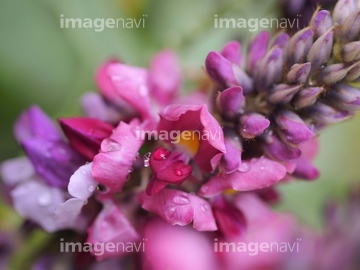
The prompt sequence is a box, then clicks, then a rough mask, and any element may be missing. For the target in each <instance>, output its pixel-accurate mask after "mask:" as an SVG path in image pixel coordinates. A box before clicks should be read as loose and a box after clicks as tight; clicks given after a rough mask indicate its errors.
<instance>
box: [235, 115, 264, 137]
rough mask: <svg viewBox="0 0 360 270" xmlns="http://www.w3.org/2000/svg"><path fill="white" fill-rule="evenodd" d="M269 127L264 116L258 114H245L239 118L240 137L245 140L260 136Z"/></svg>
mask: <svg viewBox="0 0 360 270" xmlns="http://www.w3.org/2000/svg"><path fill="white" fill-rule="evenodd" d="M269 125H270V121H269V120H268V119H266V118H265V116H263V115H261V114H258V113H246V114H243V115H242V116H241V117H240V130H239V132H240V135H241V136H242V137H243V138H245V139H252V138H254V137H256V136H259V135H261V134H262V133H263V132H264V130H265V129H267V128H268V127H269Z"/></svg>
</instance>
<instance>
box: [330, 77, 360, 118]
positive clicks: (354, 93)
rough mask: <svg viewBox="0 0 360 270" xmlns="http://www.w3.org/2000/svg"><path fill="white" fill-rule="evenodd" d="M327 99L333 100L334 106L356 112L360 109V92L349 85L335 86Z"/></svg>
mask: <svg viewBox="0 0 360 270" xmlns="http://www.w3.org/2000/svg"><path fill="white" fill-rule="evenodd" d="M328 92H329V94H328V95H327V97H329V98H330V99H331V102H332V104H334V106H336V107H338V108H340V109H343V110H347V111H355V110H358V109H359V107H360V90H359V89H357V88H355V87H352V86H350V85H348V84H344V83H342V84H336V85H334V86H333V87H332V88H331V89H330V91H328Z"/></svg>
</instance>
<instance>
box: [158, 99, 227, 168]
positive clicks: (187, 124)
mask: <svg viewBox="0 0 360 270" xmlns="http://www.w3.org/2000/svg"><path fill="white" fill-rule="evenodd" d="M157 130H158V131H159V132H161V131H167V132H168V133H170V132H171V131H179V132H182V131H198V132H199V134H200V136H199V148H198V151H197V153H196V154H195V156H194V161H195V163H196V164H197V165H198V166H199V168H200V169H201V170H203V171H208V172H209V171H213V170H214V169H215V167H216V166H217V164H218V163H219V160H220V158H221V156H222V154H223V153H225V151H226V149H225V144H224V134H223V131H222V129H221V127H220V125H219V123H218V122H217V121H216V119H215V118H214V117H213V116H212V115H211V114H210V113H209V111H208V109H207V107H206V105H170V106H167V107H165V108H163V109H162V110H161V111H160V123H159V125H158V128H157ZM168 142H171V141H170V139H169V140H168Z"/></svg>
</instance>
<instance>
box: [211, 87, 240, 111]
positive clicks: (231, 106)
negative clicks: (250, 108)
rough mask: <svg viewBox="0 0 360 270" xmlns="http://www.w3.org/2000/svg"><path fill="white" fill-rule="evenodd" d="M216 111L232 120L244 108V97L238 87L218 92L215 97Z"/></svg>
mask: <svg viewBox="0 0 360 270" xmlns="http://www.w3.org/2000/svg"><path fill="white" fill-rule="evenodd" d="M216 106H217V108H218V110H219V111H220V112H221V114H223V115H224V116H225V117H227V118H234V117H235V116H236V115H237V113H238V112H239V110H240V109H241V108H243V107H244V106H245V97H244V95H243V91H242V88H241V87H240V86H233V87H230V88H227V89H225V90H224V91H222V92H220V93H219V94H218V96H217V97H216Z"/></svg>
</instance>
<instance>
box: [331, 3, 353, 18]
mask: <svg viewBox="0 0 360 270" xmlns="http://www.w3.org/2000/svg"><path fill="white" fill-rule="evenodd" d="M355 9H356V6H355V3H354V0H339V1H338V2H337V3H336V5H335V8H334V11H333V14H332V17H333V20H334V23H337V24H342V22H343V21H344V20H345V19H346V17H348V16H349V15H350V13H351V12H353V11H354V10H355Z"/></svg>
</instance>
